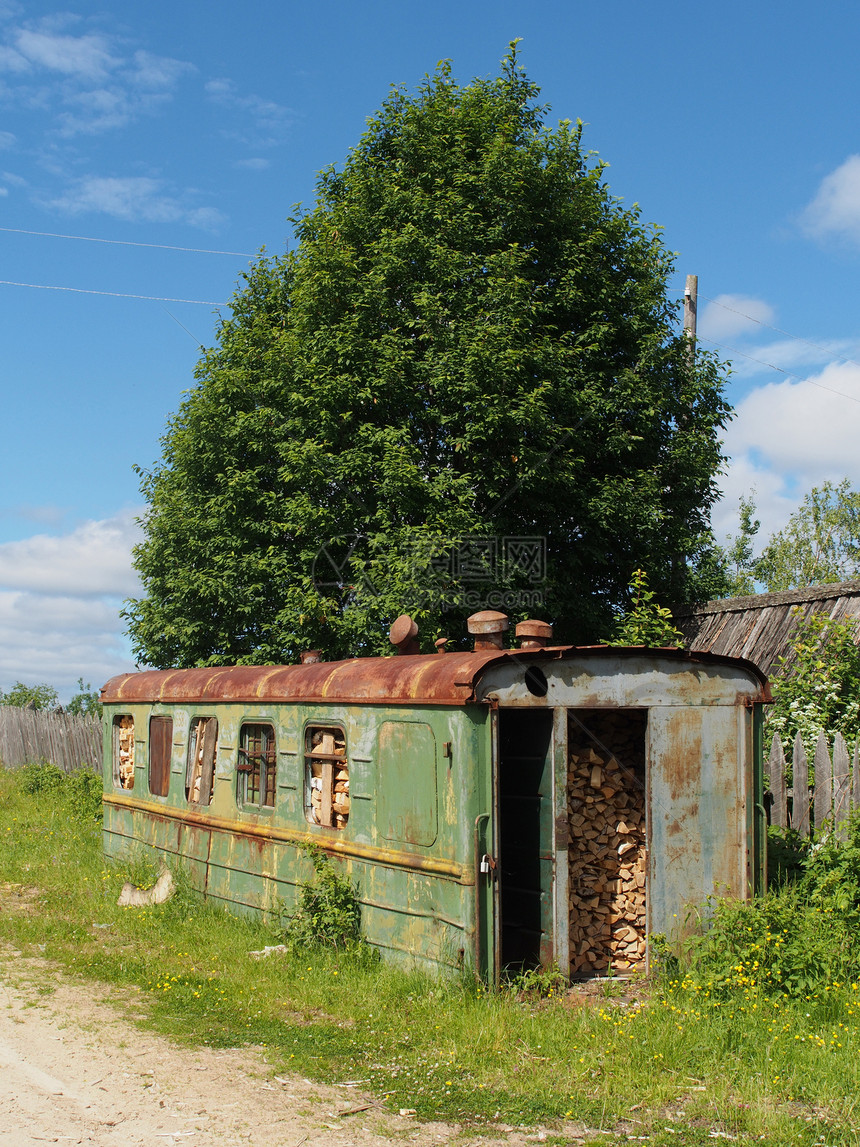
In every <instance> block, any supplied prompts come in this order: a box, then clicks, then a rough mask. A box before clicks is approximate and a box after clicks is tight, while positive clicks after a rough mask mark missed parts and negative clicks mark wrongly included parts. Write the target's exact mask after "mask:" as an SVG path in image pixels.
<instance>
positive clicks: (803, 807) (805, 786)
mask: <svg viewBox="0 0 860 1147" xmlns="http://www.w3.org/2000/svg"><path fill="white" fill-rule="evenodd" d="M791 775H792V785H791V792H792V809H791V827H792V828H793V829H795V830H796V831H797V832H799V833H800V835H801V836H809V762H808V761H807V759H806V750H805V749H804V747H803V740H802V739H801V736H800V733H798V734H797V736H796V737H795V738H794V749H793V751H792V754H791Z"/></svg>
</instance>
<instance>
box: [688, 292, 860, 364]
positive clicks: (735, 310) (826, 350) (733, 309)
mask: <svg viewBox="0 0 860 1147" xmlns="http://www.w3.org/2000/svg"><path fill="white" fill-rule="evenodd" d="M701 297H702V298H703V299H707V300H708V302H709V303H713V304H714V306H717V307H722V309H723V310H724V311H731V313H732V314H733V315H740V316H741V318H744V319H749V321H750V322H751V323H757V324H758V325H759V326H760V327H767V329H768V330H769V331H776V333H777V334H778V335H785V337H786V338H789V339H794V340H795V342H799V343H805V344H806V345H807V346H811V347H812V348H813V349H814V350H820V351H823V352H824V354H826V355H827V356H828V357H829V358H832V359H836V360H837V361H839V362H848V363H850V364H851V365H852V366H860V362H857V361H855V360H854V359H853V358H845V357H843V356H842V355H838V354H834V353H833V351H832V350H831V349H830V348H829V347H826V346H822V345H821V344H820V343H814V342H811V341H810V340H809V339H805V338H803V337H802V335H793V334H792V333H791V331H786V330H783V329H782V327H775V326H773V325H772V324H771V323H766V322H764V321H763V320H762V319H757V318H755V317H754V316H753V315H748V314H747V313H746V311H739V310H738V308H737V307H730V306H728V305H727V304H726V303H721V302H720V301H719V299H712V298H710V297H709V296H708V295H702V296H701ZM707 341H708V342H711V341H713V340H711V339H708V340H707ZM737 353H738V354H743V351H738V352H737ZM746 357H747V358H751V357H752V356H751V355H747V356H746ZM754 361H755V362H758V361H759V360H758V359H754ZM764 365H765V366H769V365H770V364H769V363H765V364H764ZM773 369H774V370H778V369H780V368H779V367H774V368H773ZM783 373H787V372H783Z"/></svg>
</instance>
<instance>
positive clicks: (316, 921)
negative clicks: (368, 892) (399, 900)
mask: <svg viewBox="0 0 860 1147" xmlns="http://www.w3.org/2000/svg"><path fill="white" fill-rule="evenodd" d="M303 851H304V852H306V853H307V855H308V857H309V858H310V861H311V864H312V865H313V870H314V871H313V877H312V878H311V879H310V880H305V881H302V882H301V883H300V884H299V896H298V903H297V905H296V910H295V912H294V913H293V914H292V916H286V927H285V928H284V934H285V938H286V939H287V941H288V942H290V943H291V944H295V945H297V946H299V947H304V948H313V947H324V948H344V949H355V948H358V947H359V946H361V944H362V941H361V906H360V905H359V902H358V895H357V891H356V888H355V885H354V884H353V882H352V881H351V880H350V879H349V877H348V876H344V875H342V874H341V873H339V872H337V871H336V869H335V867H334V865H333V864H332V862H331V860H330V859H329V858H328V857H327V856H326V855H325V853H324V852H322V851H321V850H320V849H319V848H317V847H316V846H315V845H305V846H304V848H303Z"/></svg>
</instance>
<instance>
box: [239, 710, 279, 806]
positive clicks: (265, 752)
mask: <svg viewBox="0 0 860 1147" xmlns="http://www.w3.org/2000/svg"><path fill="white" fill-rule="evenodd" d="M275 761H276V758H275V730H274V727H273V726H272V725H243V726H242V731H241V733H240V735H239V764H238V766H237V768H238V775H239V781H238V788H237V792H236V799H237V800H238V802H239V804H245V805H258V806H259V807H260V808H274V807H275Z"/></svg>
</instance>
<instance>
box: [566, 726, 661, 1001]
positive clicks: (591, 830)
mask: <svg viewBox="0 0 860 1147" xmlns="http://www.w3.org/2000/svg"><path fill="white" fill-rule="evenodd" d="M647 727H648V713H647V710H644V709H570V710H568V774H567V807H568V823H569V842H570V843H569V848H568V878H569V885H568V887H569V900H570V903H569V919H570V974H571V977H572V978H582V977H587V976H593V975H606V974H607V973H610V972H612V973H615V972H622V973H623V972H629V971H633V970H635V969H640V968H643V967H644V966H645V959H646V930H647V879H646V878H647V868H648V854H647V848H646V801H645V746H646V733H647Z"/></svg>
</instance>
